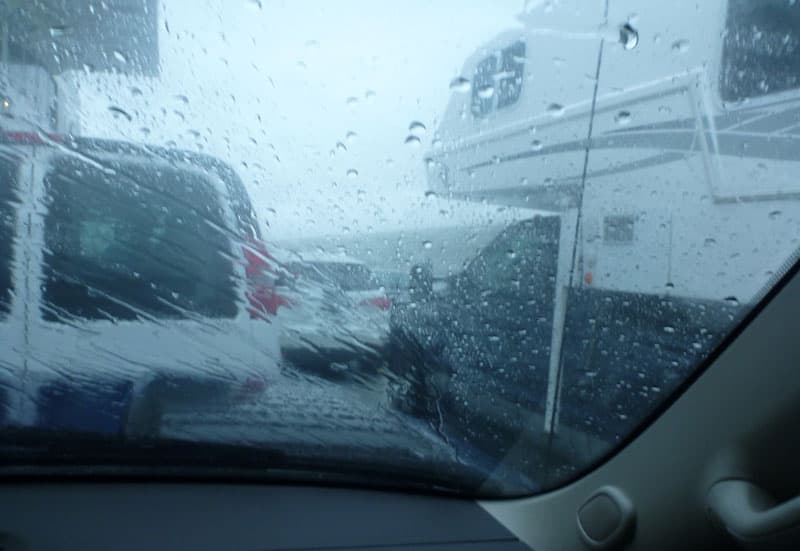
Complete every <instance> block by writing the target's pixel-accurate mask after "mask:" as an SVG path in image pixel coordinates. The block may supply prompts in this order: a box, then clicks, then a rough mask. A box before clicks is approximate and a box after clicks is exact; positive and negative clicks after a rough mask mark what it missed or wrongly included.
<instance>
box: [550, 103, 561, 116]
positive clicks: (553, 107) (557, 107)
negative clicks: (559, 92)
mask: <svg viewBox="0 0 800 551" xmlns="http://www.w3.org/2000/svg"><path fill="white" fill-rule="evenodd" d="M547 112H548V113H549V114H550V116H551V117H560V116H561V115H563V114H564V106H563V105H561V104H560V103H551V104H550V105H548V106H547Z"/></svg>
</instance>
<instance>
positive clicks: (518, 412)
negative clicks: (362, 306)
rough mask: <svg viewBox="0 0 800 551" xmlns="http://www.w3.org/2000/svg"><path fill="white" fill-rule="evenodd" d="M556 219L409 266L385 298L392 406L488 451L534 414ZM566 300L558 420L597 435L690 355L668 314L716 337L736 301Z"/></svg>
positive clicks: (637, 411) (532, 222) (540, 219)
mask: <svg viewBox="0 0 800 551" xmlns="http://www.w3.org/2000/svg"><path fill="white" fill-rule="evenodd" d="M559 223H560V221H559V218H558V217H557V216H537V217H535V218H532V219H529V220H525V221H522V222H519V223H515V224H512V225H510V226H508V227H507V228H505V229H504V230H503V231H501V232H500V234H499V235H498V236H497V237H496V238H495V239H494V240H493V241H492V242H491V243H489V245H487V246H486V247H485V248H484V249H482V250H481V251H480V252H479V253H478V255H477V256H476V257H475V258H473V259H472V261H471V262H470V263H469V264H468V265H467V267H466V268H465V269H464V270H463V271H462V272H460V273H458V274H456V275H454V276H452V277H450V278H446V279H444V280H436V279H433V275H432V274H431V273H430V272H428V271H426V270H418V273H417V275H416V279H417V280H419V281H418V282H417V284H416V285H414V286H413V290H414V292H413V293H411V294H410V300H409V301H408V302H405V303H402V304H395V305H394V307H393V309H392V319H391V339H390V341H391V344H390V348H389V352H388V357H389V358H390V362H391V366H390V370H391V372H392V373H393V376H394V379H395V380H396V381H397V382H396V384H395V385H394V386H395V391H394V394H393V400H394V403H395V405H396V406H397V407H398V408H399V409H401V410H403V411H406V412H408V413H411V414H413V415H415V416H417V417H419V418H422V419H424V420H426V421H427V422H429V423H430V424H432V425H434V426H436V427H437V428H438V429H439V430H440V431H442V432H443V433H448V436H449V437H450V438H453V439H458V438H461V439H463V440H464V441H469V442H470V443H471V444H472V445H474V446H476V448H478V449H479V450H480V452H481V453H484V454H487V455H490V456H492V457H494V458H496V459H499V458H501V457H504V456H505V455H506V454H507V453H509V451H510V446H511V445H513V444H514V443H515V442H516V441H517V439H518V436H519V435H522V434H524V433H525V430H526V427H528V428H529V427H530V426H533V425H537V426H543V425H544V423H545V410H546V403H547V395H548V384H550V380H549V377H548V367H549V363H550V351H551V348H552V338H553V327H554V325H555V323H554V319H555V316H556V313H557V312H556V307H555V306H556V302H555V294H556V287H557V284H558V281H557V279H556V274H557V270H558V253H559ZM426 278H427V279H429V280H431V281H428V282H427V283H426V282H425V279H426ZM412 279H414V278H413V277H412ZM569 300H570V303H569V304H570V307H569V315H567V316H566V319H565V320H563V326H561V332H562V333H561V334H562V336H563V338H565V339H569V342H573V343H581V346H573V347H571V348H570V349H569V350H566V351H565V353H564V354H563V355H562V357H561V362H563V365H564V368H563V373H564V375H563V379H562V381H560V382H559V383H560V386H559V387H558V388H557V391H558V393H559V395H560V404H561V408H560V412H559V415H560V424H559V425H560V427H561V428H560V430H561V431H562V432H565V431H569V430H570V427H572V428H578V429H580V431H581V432H580V434H582V435H583V437H585V438H589V437H591V438H595V439H597V441H598V442H600V443H603V442H605V443H606V444H602V445H611V444H612V443H613V442H616V440H617V439H618V438H619V437H620V436H619V435H621V434H626V433H627V432H629V431H630V430H631V429H632V427H631V423H632V422H633V421H632V419H637V418H638V417H637V415H639V416H641V415H645V413H646V411H648V408H649V407H650V399H649V397H648V396H649V394H650V393H652V392H663V391H666V390H667V389H672V388H674V387H675V386H676V385H677V384H678V383H679V381H681V380H682V379H683V378H685V377H686V375H687V371H688V369H690V367H688V366H691V365H693V363H692V362H689V361H686V359H687V358H686V356H687V355H688V354H700V351H699V350H697V349H694V348H693V349H691V350H688V351H687V350H686V347H683V346H680V345H676V344H675V335H674V334H673V333H670V332H665V330H664V326H665V325H666V324H667V323H670V324H671V325H670V327H674V326H678V327H682V329H681V331H682V333H681V334H683V333H685V334H686V335H690V334H692V332H693V331H695V330H696V329H697V328H703V334H704V335H705V336H706V338H715V336H716V335H718V334H720V333H722V331H723V328H724V327H725V326H726V324H727V323H730V319H731V316H733V315H734V313H735V312H736V308H735V307H733V306H730V305H720V304H719V303H711V302H710V301H708V302H704V303H701V302H698V301H696V300H694V301H686V300H683V299H680V298H678V297H674V298H671V299H669V300H666V299H662V300H661V301H660V302H659V303H658V304H657V305H656V304H654V303H653V302H651V301H648V297H647V296H645V295H641V294H633V293H628V294H625V295H621V294H614V295H612V294H609V293H604V292H603V291H599V292H598V291H595V290H592V289H589V290H585V291H582V292H578V291H574V292H573V293H572V294H571V295H570V297H569ZM598 312H600V313H602V315H601V316H598V315H597V314H596V313H598ZM592 313H595V314H592ZM665 320H666V321H665ZM669 320H671V321H669ZM677 321H681V323H677ZM686 338H687V339H688V336H687V337H686ZM642 366H647V368H646V369H643V368H642ZM619 412H624V414H619ZM593 419H603V420H604V421H603V422H602V423H591V420H593ZM587 421H589V424H588V425H587ZM529 432H530V431H529ZM541 434H546V432H544V431H543V432H541ZM541 444H542V443H539V444H538V445H541ZM573 455H574V454H573Z"/></svg>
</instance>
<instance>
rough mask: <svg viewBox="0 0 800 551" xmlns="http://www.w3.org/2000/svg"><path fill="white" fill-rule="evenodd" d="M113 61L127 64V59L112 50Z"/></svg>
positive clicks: (120, 53) (117, 51)
mask: <svg viewBox="0 0 800 551" xmlns="http://www.w3.org/2000/svg"><path fill="white" fill-rule="evenodd" d="M114 59H116V60H117V61H119V62H120V63H127V62H128V58H127V57H125V56H124V55H123V53H122V52H120V51H119V50H114Z"/></svg>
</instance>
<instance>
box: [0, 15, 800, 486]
mask: <svg viewBox="0 0 800 551" xmlns="http://www.w3.org/2000/svg"><path fill="white" fill-rule="evenodd" d="M67 4H74V5H73V6H71V9H66V8H65V6H66V4H65V3H64V2H61V1H56V0H31V1H30V2H8V1H7V2H2V1H0V20H2V24H1V25H0V35H1V36H0V39H1V40H0V447H2V450H3V453H2V457H3V459H2V461H0V472H5V471H3V469H5V468H9V469H12V471H9V472H21V471H19V470H18V469H19V467H21V466H24V467H26V468H28V469H30V468H32V467H36V468H38V469H42V470H43V471H47V470H48V469H49V468H51V467H57V468H58V469H59V472H60V473H62V474H64V473H66V474H69V473H71V472H74V473H82V472H85V471H83V470H81V469H83V468H84V467H85V466H86V465H91V466H92V468H93V469H96V470H95V471H94V472H98V473H102V472H114V473H119V472H128V471H126V469H128V470H129V472H136V473H140V474H141V473H142V472H145V473H152V474H162V473H167V474H169V473H173V474H174V473H175V472H180V473H192V474H195V475H197V476H201V475H202V476H210V475H213V473H214V472H219V471H215V470H214V469H219V468H222V467H224V470H225V473H227V476H235V475H238V474H241V475H242V476H246V477H253V476H264V477H275V478H281V479H292V480H317V481H319V480H325V481H329V482H342V483H357V484H367V485H370V484H374V485H376V486H387V485H389V486H396V487H410V488H414V489H423V490H431V491H452V492H457V493H463V494H468V495H482V496H512V495H526V494H532V493H536V492H541V491H544V490H547V489H549V488H554V487H557V486H559V485H561V484H564V483H566V482H568V481H569V480H571V479H572V478H574V477H575V476H577V475H578V474H580V473H581V472H583V471H585V470H586V469H587V468H589V467H591V466H592V465H593V464H596V463H597V462H598V461H599V460H601V459H602V458H603V457H605V456H607V455H608V454H610V453H613V452H614V451H615V450H617V449H618V448H619V447H620V446H621V445H624V443H625V442H626V441H627V440H628V439H629V438H631V437H632V436H633V435H635V434H636V431H637V429H639V428H640V427H642V426H643V425H644V424H645V423H646V422H648V420H649V419H651V418H652V416H653V414H655V413H657V412H658V411H659V408H661V407H663V406H664V405H666V404H668V403H669V400H670V398H671V397H673V396H674V395H675V392H676V391H677V390H678V389H679V388H681V385H682V383H684V382H686V381H689V380H691V377H692V375H693V374H696V373H699V372H700V370H702V368H703V366H705V365H706V364H707V363H708V361H710V359H711V358H713V357H714V353H715V351H716V350H718V349H719V347H720V346H721V345H722V344H724V342H725V339H726V338H727V337H728V336H730V335H733V334H735V331H736V329H737V327H739V325H740V323H741V322H742V320H744V319H745V318H746V316H747V314H748V312H751V311H752V310H753V308H755V307H756V306H757V305H758V304H759V303H760V301H761V300H762V298H763V297H764V296H765V294H766V293H767V291H768V290H769V289H770V288H772V287H773V286H774V285H776V284H777V283H778V282H779V281H780V279H781V278H782V277H783V275H784V274H785V273H786V270H787V268H788V267H789V266H791V265H792V264H793V263H794V261H795V258H796V253H797V250H798V246H799V245H800V242H799V241H798V235H800V233H798V230H800V180H798V179H797V177H796V174H797V172H798V169H800V153H798V152H800V115H799V114H800V80H798V75H800V72H799V71H798V69H799V68H800V5H798V4H796V3H795V2H794V1H790V0H727V1H726V0H717V1H714V2H695V1H689V0H685V1H684V0H681V1H678V2H672V3H669V4H667V3H664V4H663V5H662V4H658V3H647V4H643V3H642V2H635V1H634V0H596V1H588V0H561V1H551V0H546V1H545V0H526V1H523V0H502V1H497V2H491V3H487V2H483V3H477V2H457V1H443V2H435V3H430V2H423V1H416V0H413V1H409V2H404V3H403V6H402V9H399V10H398V9H396V8H397V6H396V5H390V4H386V3H383V2H370V1H367V0H363V1H362V0H341V1H337V2H311V1H306V0H298V1H293V2H276V1H272V0H238V1H228V0H202V1H200V2H185V1H180V0H163V1H160V2H157V1H155V0H125V1H122V0H106V1H105V2H97V1H94V0H75V2H72V3H67ZM795 90H798V92H797V93H795ZM794 163H798V164H797V165H796V164H794ZM145 467H146V469H145V470H143V469H144V468H145ZM209 467H213V469H209ZM13 469H17V470H13ZM103 469H109V470H108V471H104V470H103ZM25 472H28V473H30V472H38V471H36V470H26V471H25Z"/></svg>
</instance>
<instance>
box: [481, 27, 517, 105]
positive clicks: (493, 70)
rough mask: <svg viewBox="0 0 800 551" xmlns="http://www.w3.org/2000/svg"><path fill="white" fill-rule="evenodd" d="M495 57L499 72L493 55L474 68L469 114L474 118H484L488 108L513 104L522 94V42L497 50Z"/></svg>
mask: <svg viewBox="0 0 800 551" xmlns="http://www.w3.org/2000/svg"><path fill="white" fill-rule="evenodd" d="M499 57H500V59H499V61H500V68H499V71H498V67H497V65H498V56H497V55H496V54H492V55H490V56H488V57H486V58H484V59H483V60H482V61H481V62H480V63H478V66H477V67H476V68H475V74H474V76H473V78H472V114H473V115H475V116H476V117H485V116H486V115H488V114H489V112H490V111H491V110H492V108H497V109H502V108H504V107H508V106H510V105H513V104H514V103H516V102H517V100H518V99H519V96H520V93H521V92H522V76H523V72H524V69H525V42H523V41H522V40H518V41H516V42H514V43H513V44H512V45H511V46H509V47H507V48H504V49H503V50H501V51H500V56H499ZM495 97H496V98H497V105H496V106H495V103H494V101H495Z"/></svg>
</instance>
